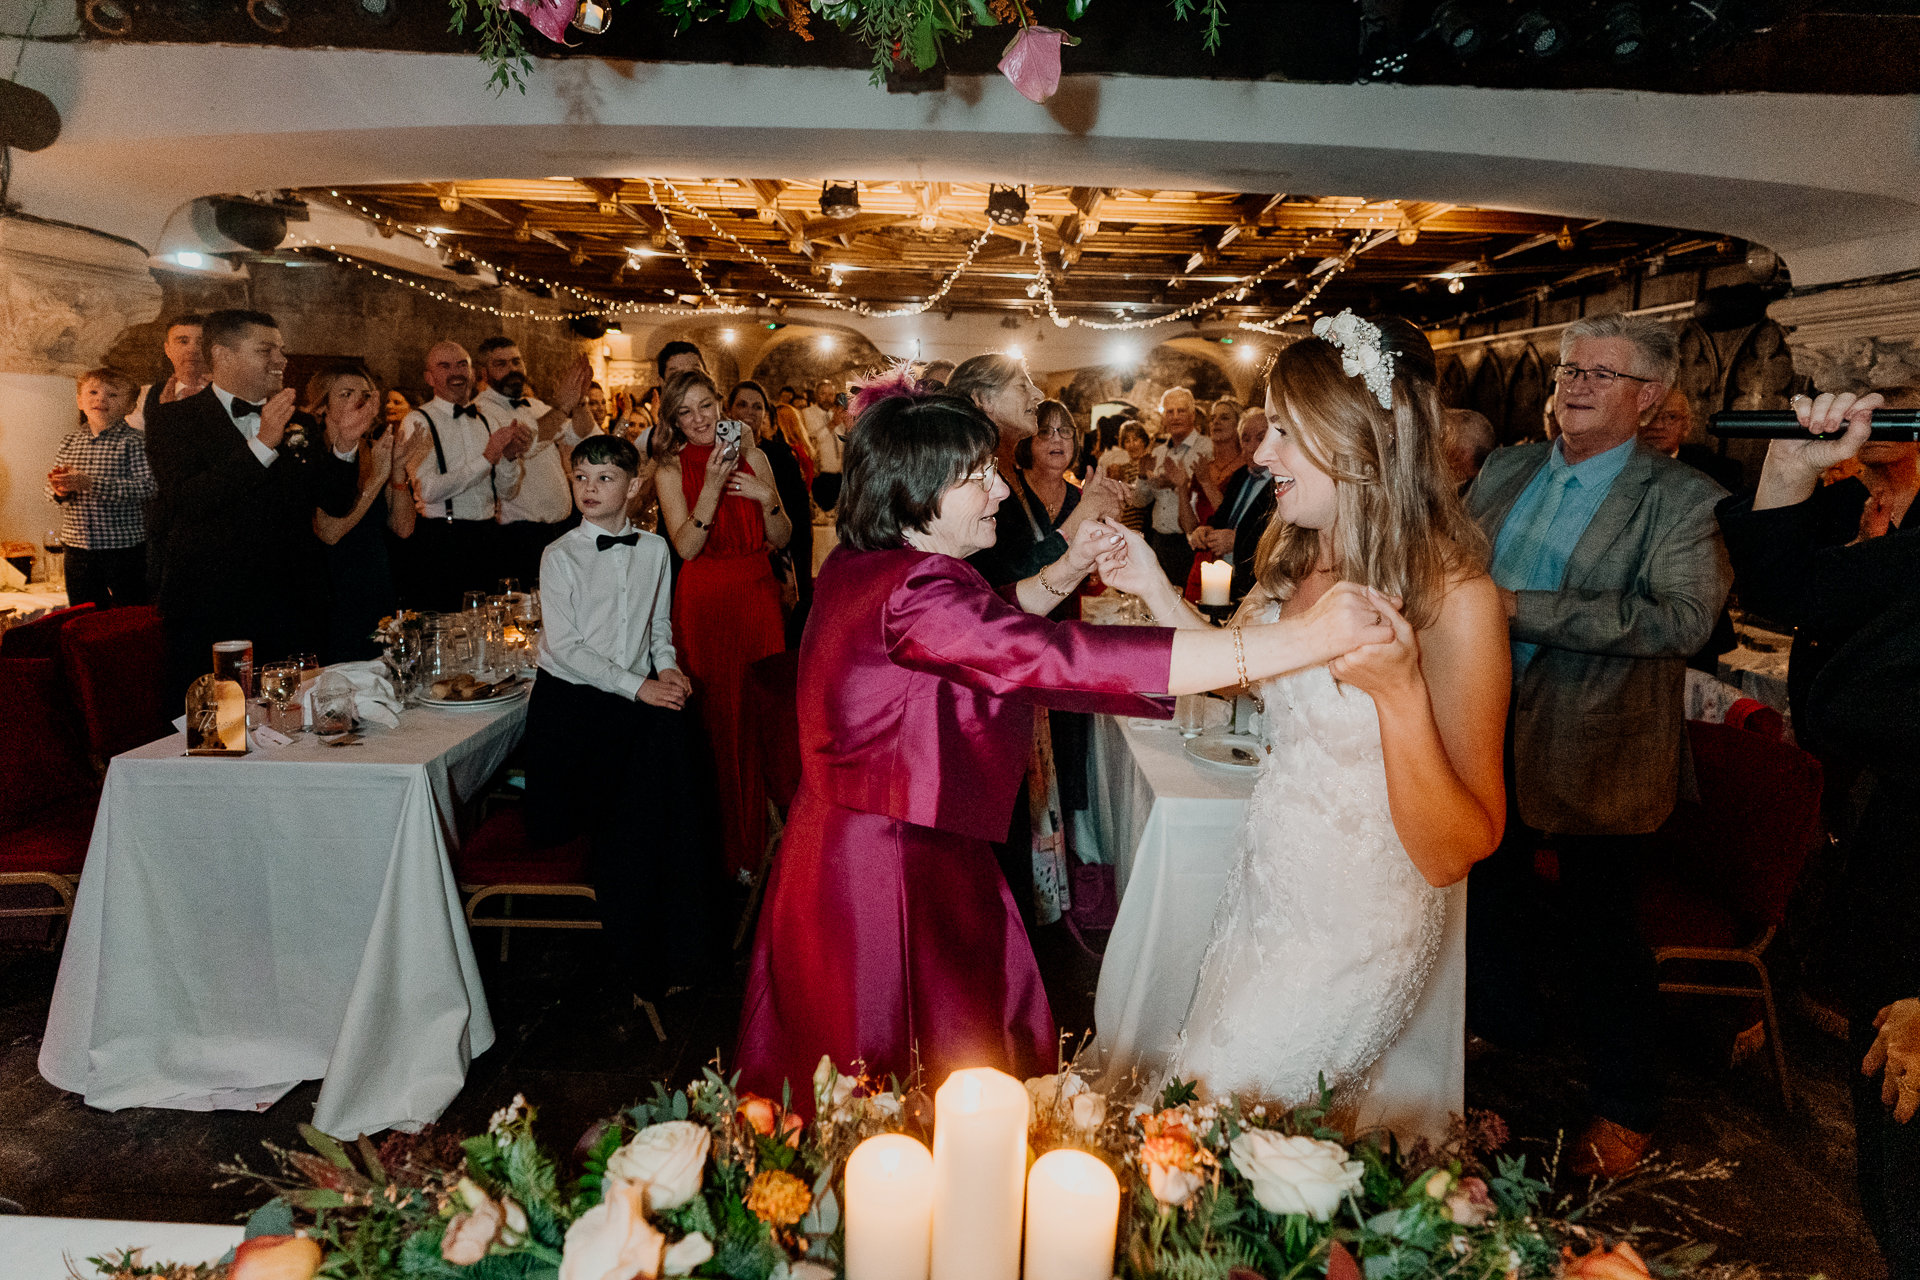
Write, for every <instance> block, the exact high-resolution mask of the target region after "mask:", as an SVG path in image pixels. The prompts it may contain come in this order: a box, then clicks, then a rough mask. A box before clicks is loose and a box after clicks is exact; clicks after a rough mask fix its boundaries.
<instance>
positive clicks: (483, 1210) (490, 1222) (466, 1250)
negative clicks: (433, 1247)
mask: <svg viewBox="0 0 1920 1280" xmlns="http://www.w3.org/2000/svg"><path fill="white" fill-rule="evenodd" d="M505 1221H506V1214H505V1213H504V1212H503V1211H502V1210H501V1208H500V1206H499V1205H498V1204H496V1203H494V1201H492V1200H490V1199H488V1198H487V1197H486V1196H481V1197H480V1203H479V1204H478V1205H476V1206H475V1207H473V1208H472V1209H469V1210H468V1211H467V1212H465V1213H456V1214H454V1215H453V1219H452V1221H450V1222H448V1223H447V1233H446V1234H445V1235H443V1236H441V1237H440V1256H441V1257H443V1258H445V1259H446V1260H447V1261H448V1262H451V1263H452V1264H453V1265H454V1266H456V1267H470V1266H472V1265H473V1264H474V1263H476V1262H478V1261H480V1259H482V1258H484V1257H486V1256H487V1250H489V1249H491V1248H492V1247H493V1242H494V1241H495V1240H497V1239H499V1237H500V1227H501V1225H502V1224H503V1223H504V1222H505Z"/></svg>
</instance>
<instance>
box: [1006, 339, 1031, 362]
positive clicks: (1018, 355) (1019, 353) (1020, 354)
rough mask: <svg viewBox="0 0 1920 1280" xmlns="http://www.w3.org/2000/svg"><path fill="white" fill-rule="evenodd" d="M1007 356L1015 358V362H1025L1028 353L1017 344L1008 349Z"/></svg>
mask: <svg viewBox="0 0 1920 1280" xmlns="http://www.w3.org/2000/svg"><path fill="white" fill-rule="evenodd" d="M1007 354H1008V355H1009V356H1011V357H1012V358H1014V359H1015V360H1024V359H1026V355H1027V353H1026V352H1025V351H1024V350H1022V349H1021V346H1020V344H1019V343H1017V342H1016V343H1014V344H1013V345H1012V346H1010V347H1008V348H1007Z"/></svg>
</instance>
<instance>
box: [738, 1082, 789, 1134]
mask: <svg viewBox="0 0 1920 1280" xmlns="http://www.w3.org/2000/svg"><path fill="white" fill-rule="evenodd" d="M734 1110H736V1111H738V1112H739V1113H740V1118H741V1119H742V1120H745V1121H746V1122H747V1126H748V1127H749V1128H751V1129H752V1130H753V1131H754V1132H755V1133H757V1134H759V1135H760V1136H761V1137H763V1138H771V1137H772V1136H773V1126H774V1125H775V1124H776V1123H778V1122H779V1118H780V1107H779V1104H778V1103H776V1102H774V1100H773V1099H772V1098H763V1097H761V1096H760V1095H759V1094H757V1093H743V1094H741V1095H740V1105H739V1106H737V1107H735V1108H734Z"/></svg>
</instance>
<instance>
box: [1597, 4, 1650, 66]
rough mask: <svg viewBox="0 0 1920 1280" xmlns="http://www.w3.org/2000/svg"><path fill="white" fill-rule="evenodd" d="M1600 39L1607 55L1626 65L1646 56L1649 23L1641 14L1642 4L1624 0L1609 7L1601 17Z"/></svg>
mask: <svg viewBox="0 0 1920 1280" xmlns="http://www.w3.org/2000/svg"><path fill="white" fill-rule="evenodd" d="M1600 41H1601V43H1602V44H1604V45H1605V46H1606V50H1607V57H1609V58H1611V59H1612V60H1613V61H1615V62H1617V63H1621V64H1623V65H1624V64H1626V63H1631V62H1638V61H1640V59H1642V58H1644V57H1645V56H1646V54H1647V24H1646V20H1645V19H1644V18H1642V17H1641V15H1640V6H1639V5H1637V4H1635V3H1634V2H1633V0H1622V2H1621V3H1620V4H1616V5H1614V6H1613V7H1612V8H1611V9H1608V10H1607V12H1606V15H1605V16H1604V17H1602V18H1601V19H1600Z"/></svg>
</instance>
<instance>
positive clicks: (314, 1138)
mask: <svg viewBox="0 0 1920 1280" xmlns="http://www.w3.org/2000/svg"><path fill="white" fill-rule="evenodd" d="M300 1136H301V1137H302V1138H304V1139H306V1143H307V1145H308V1146H310V1147H312V1148H313V1149H314V1151H315V1153H317V1154H319V1155H321V1156H324V1157H326V1160H327V1163H328V1164H331V1165H332V1166H333V1167H334V1168H336V1169H351V1168H353V1161H351V1160H349V1159H347V1149H346V1148H345V1147H343V1146H341V1145H340V1144H339V1143H338V1142H336V1141H334V1140H333V1139H332V1138H329V1137H328V1136H327V1135H326V1134H324V1133H322V1132H320V1131H319V1130H318V1129H316V1128H314V1127H313V1126H312V1125H310V1124H302V1125H301V1126H300Z"/></svg>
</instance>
